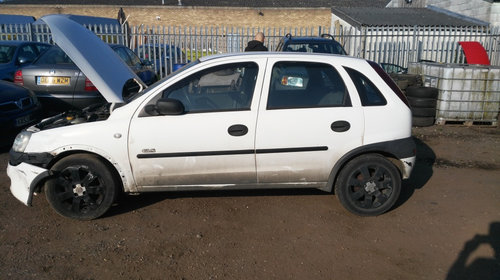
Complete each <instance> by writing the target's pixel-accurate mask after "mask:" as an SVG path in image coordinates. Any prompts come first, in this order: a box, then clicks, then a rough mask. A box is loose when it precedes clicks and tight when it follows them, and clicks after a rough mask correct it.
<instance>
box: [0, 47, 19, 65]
mask: <svg viewBox="0 0 500 280" xmlns="http://www.w3.org/2000/svg"><path fill="white" fill-rule="evenodd" d="M15 51H16V47H14V46H2V45H0V63H8V62H10V61H11V60H12V57H13V56H14V52H15Z"/></svg>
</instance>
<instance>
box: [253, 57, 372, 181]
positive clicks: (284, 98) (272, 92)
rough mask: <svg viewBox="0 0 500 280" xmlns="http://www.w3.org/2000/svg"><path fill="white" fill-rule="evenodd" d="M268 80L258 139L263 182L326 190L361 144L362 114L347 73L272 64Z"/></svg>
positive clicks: (304, 64) (305, 64) (313, 64)
mask: <svg viewBox="0 0 500 280" xmlns="http://www.w3.org/2000/svg"><path fill="white" fill-rule="evenodd" d="M266 75H267V77H266V83H265V84H264V89H263V92H267V93H268V94H267V95H266V94H263V96H267V98H262V100H261V104H260V108H261V109H260V112H259V119H258V124H257V134H256V162H257V177H258V181H259V183H260V184H274V183H289V184H299V185H300V184H303V183H308V186H309V187H321V186H324V185H325V184H326V182H327V180H328V176H329V175H330V171H331V170H332V168H333V165H334V164H335V163H336V162H337V160H338V159H339V158H340V157H342V156H343V155H344V154H345V153H346V152H347V151H349V150H352V149H353V148H355V147H357V146H359V145H361V143H362V136H363V130H364V122H363V110H362V109H361V107H359V106H353V105H352V102H351V98H350V96H349V92H350V91H352V83H347V84H346V83H345V82H344V80H345V79H349V78H348V75H347V73H345V71H344V70H343V69H342V68H341V67H339V66H336V65H333V64H330V63H326V62H322V61H320V60H318V61H298V62H297V61H286V60H279V59H270V60H269V62H268V64H267V69H266ZM354 92H355V91H354ZM314 183H317V184H314Z"/></svg>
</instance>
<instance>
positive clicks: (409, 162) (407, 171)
mask: <svg viewBox="0 0 500 280" xmlns="http://www.w3.org/2000/svg"><path fill="white" fill-rule="evenodd" d="M416 158H417V157H416V156H413V157H408V158H402V159H399V160H400V161H401V162H402V163H403V168H402V170H401V173H402V174H401V175H402V177H403V179H408V178H410V175H411V171H412V170H413V167H414V166H415V161H416Z"/></svg>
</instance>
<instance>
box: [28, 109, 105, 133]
mask: <svg viewBox="0 0 500 280" xmlns="http://www.w3.org/2000/svg"><path fill="white" fill-rule="evenodd" d="M109 114H110V109H109V104H107V105H102V104H96V105H92V106H89V107H87V108H85V109H82V110H71V111H67V112H64V113H61V114H58V115H55V116H53V117H50V118H47V119H45V120H43V121H41V122H40V123H38V124H36V125H34V126H32V127H30V128H28V131H33V132H36V131H39V130H46V129H51V128H56V127H61V126H67V125H74V124H80V123H86V122H95V121H103V120H106V119H108V117H109Z"/></svg>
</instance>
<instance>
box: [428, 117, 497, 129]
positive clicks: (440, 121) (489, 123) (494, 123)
mask: <svg viewBox="0 0 500 280" xmlns="http://www.w3.org/2000/svg"><path fill="white" fill-rule="evenodd" d="M436 124H437V125H449V126H452V125H456V126H487V127H497V126H498V121H471V120H468V121H457V120H443V119H437V120H436Z"/></svg>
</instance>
